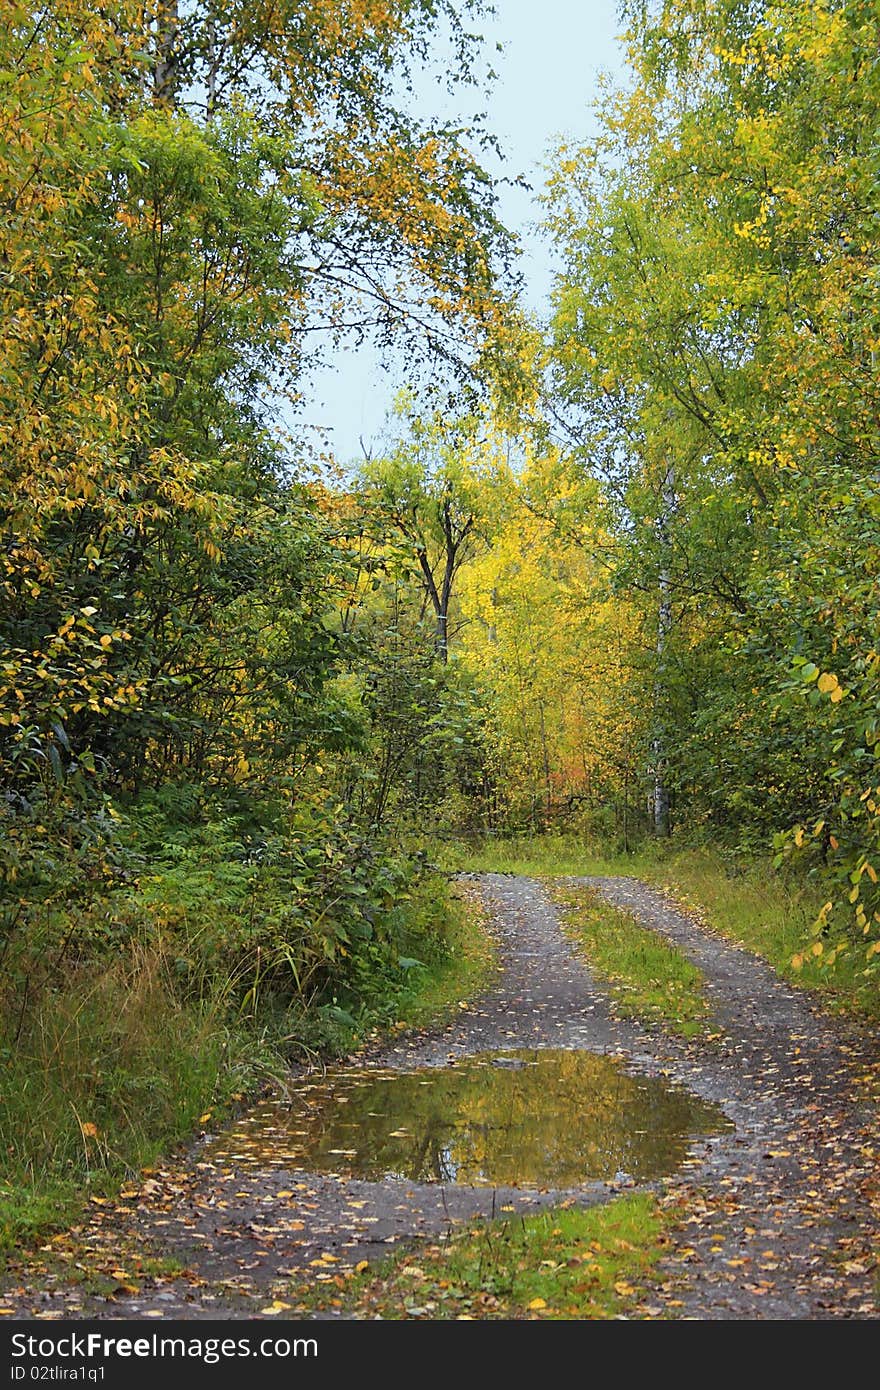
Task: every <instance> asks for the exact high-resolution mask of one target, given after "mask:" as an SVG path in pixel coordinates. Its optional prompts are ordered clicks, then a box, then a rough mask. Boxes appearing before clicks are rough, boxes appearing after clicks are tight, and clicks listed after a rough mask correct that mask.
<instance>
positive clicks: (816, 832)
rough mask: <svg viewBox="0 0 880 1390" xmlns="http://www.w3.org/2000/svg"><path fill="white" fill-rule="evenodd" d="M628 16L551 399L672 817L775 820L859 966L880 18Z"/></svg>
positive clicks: (567, 273)
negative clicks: (622, 83) (624, 600)
mask: <svg viewBox="0 0 880 1390" xmlns="http://www.w3.org/2000/svg"><path fill="white" fill-rule="evenodd" d="M624 9H625V12H626V15H627V18H628V20H629V25H630V27H629V33H628V38H629V42H630V48H629V52H630V56H631V61H632V65H633V83H632V85H631V89H630V90H629V91H628V92H626V93H611V92H609V93H608V94H607V95H606V97H605V99H604V100H603V102H602V104H601V109H600V113H599V114H600V121H601V133H600V135H599V137H598V139H597V141H596V142H595V143H594V145H593V146H591V147H588V148H585V149H578V148H576V147H574V146H568V147H566V148H564V149H563V150H562V151H560V154H559V156H558V160H557V164H556V167H555V169H554V172H553V175H552V178H551V183H550V187H549V194H548V203H549V220H550V226H551V229H552V232H553V234H554V236H555V238H556V241H557V245H558V247H559V250H560V252H561V254H562V257H563V262H564V270H563V273H562V275H561V276H560V279H559V282H558V286H557V290H556V295H555V317H554V327H553V333H552V337H551V343H550V352H549V385H550V389H551V390H552V392H553V408H554V410H555V411H558V410H559V409H560V407H562V408H564V410H565V412H566V415H567V419H568V421H569V423H570V429H571V433H572V436H573V437H574V438H575V439H576V440H577V445H576V447H575V448H573V449H572V450H571V451H570V466H571V468H572V470H573V471H574V472H575V473H577V472H578V471H583V472H589V473H590V474H591V475H592V476H593V477H595V478H597V479H598V480H599V481H600V482H601V484H602V487H603V490H604V492H605V494H606V496H607V498H608V501H609V504H610V506H611V508H612V511H613V512H614V514H615V517H614V533H615V537H616V540H617V554H616V557H615V577H614V583H615V585H616V587H617V589H618V591H619V592H621V593H624V594H627V595H628V596H630V597H635V598H636V601H637V602H638V603H639V604H640V605H641V606H642V609H643V612H644V614H645V631H646V634H647V635H648V637H649V638H650V635H651V633H652V632H654V633H656V642H655V643H654V646H655V650H654V651H653V652H652V651H650V650H649V649H647V646H646V651H645V659H646V664H647V667H648V669H649V670H650V671H651V672H652V673H653V689H652V690H651V695H650V703H649V704H648V706H647V708H645V707H644V706H643V708H642V718H643V725H644V726H645V727H646V728H647V730H648V734H649V738H648V743H649V746H650V747H651V748H652V749H653V757H654V761H655V762H657V761H659V762H660V763H661V764H662V765H663V767H664V770H665V775H666V777H667V778H668V781H669V790H670V791H671V792H672V797H673V816H674V819H675V820H676V821H677V823H678V825H679V827H680V829H682V830H684V832H685V833H690V834H692V835H694V836H696V837H699V836H701V835H706V834H709V835H713V836H715V837H716V838H721V839H722V840H724V841H725V842H726V843H728V844H731V845H737V844H738V845H740V846H744V847H748V846H752V847H758V846H761V847H763V848H765V849H766V848H767V847H768V846H769V845H770V843H771V841H772V840H773V837H774V835H778V836H779V837H780V838H779V841H778V847H779V850H780V852H781V853H782V854H786V855H787V854H791V855H792V856H793V857H794V858H796V859H801V860H805V861H806V867H808V868H809V869H810V871H811V873H812V874H813V876H814V878H815V879H816V881H817V882H818V883H819V884H821V885H823V887H822V888H821V889H820V891H821V895H822V897H823V898H825V899H826V900H827V908H826V909H824V910H823V913H822V915H821V916H820V918H819V919H818V920H817V933H818V939H817V942H816V950H817V951H819V950H822V951H825V952H826V953H827V954H828V955H830V956H831V957H832V959H834V958H837V957H838V956H839V954H840V952H841V950H843V951H850V952H856V953H857V954H858V955H860V956H861V962H862V966H863V967H864V966H865V965H867V967H868V969H869V970H872V969H873V968H874V967H875V965H876V959H877V955H878V949H877V947H878V943H877V939H876V938H877V929H878V923H880V916H877V915H875V914H877V912H878V909H880V898H878V896H877V892H876V888H875V875H876V874H877V873H878V869H877V867H876V866H875V864H874V860H875V859H876V858H877V855H878V848H880V847H878V844H877V839H876V836H877V824H876V818H875V816H874V812H873V810H872V809H871V806H872V804H873V803H874V802H875V800H876V795H877V793H876V787H877V785H878V784H880V777H878V776H877V768H876V755H875V750H876V740H875V738H874V734H875V730H874V718H875V714H876V708H875V707H876V696H877V690H876V677H877V667H876V650H875V648H876V631H877V602H876V599H877V595H876V587H877V586H876V571H877V561H876V534H875V533H876V515H877V508H878V494H877V484H876V460H877V435H876V408H877V375H876V347H877V341H878V339H877V310H876V294H874V293H873V288H874V287H875V283H876V267H875V265H874V257H873V253H872V246H873V244H874V241H875V240H876V215H875V212H874V205H875V203H876V199H875V198H874V196H873V194H874V193H875V192H876V189H877V186H878V165H877V151H876V143H875V142H872V137H871V135H870V134H869V133H868V132H869V131H871V130H873V128H874V127H875V125H876V114H877V87H876V82H875V81H874V55H875V53H876V47H877V38H878V33H877V14H876V10H875V9H873V8H872V7H871V6H869V5H867V4H865V3H863V0H842V3H840V4H833V5H830V4H828V5H826V4H821V5H810V6H804V5H801V4H797V3H795V2H794V0H762V3H759V4H756V5H740V4H738V3H735V2H734V0H709V3H703V0H699V3H697V0H695V2H694V3H690V0H684V2H683V3H679V0H669V3H665V0H663V3H660V4H658V5H656V6H644V5H641V4H636V3H634V4H632V5H627V6H625V7H624ZM805 675H806V679H805V678H804V677H805ZM810 677H812V678H810ZM635 695H636V692H635V691H634V692H633V696H634V698H635ZM638 698H639V700H643V691H639V692H638Z"/></svg>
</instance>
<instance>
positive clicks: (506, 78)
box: [299, 0, 624, 464]
mask: <svg viewBox="0 0 880 1390" xmlns="http://www.w3.org/2000/svg"><path fill="white" fill-rule="evenodd" d="M495 9H496V14H495V17H494V19H491V20H490V19H487V20H485V21H484V23H483V25H482V29H483V33H484V34H485V36H486V46H487V49H488V50H489V57H490V60H491V63H492V66H493V67H494V69H495V70H496V72H497V73H498V80H497V81H496V82H495V83H493V85H492V88H491V90H490V92H489V95H488V98H487V100H486V102H485V103H484V105H485V110H486V112H487V121H486V124H487V127H488V128H489V129H490V130H491V131H493V133H494V134H495V135H496V136H497V137H498V139H499V140H500V142H501V145H502V148H503V149H504V151H505V153H506V156H507V159H506V166H505V172H507V173H509V174H522V175H523V176H524V177H525V178H526V180H527V181H528V182H529V183H531V184H532V185H533V186H534V192H533V194H531V195H530V194H528V193H527V192H525V191H524V190H521V189H509V188H502V190H501V216H502V220H503V221H504V222H505V224H506V225H507V226H508V227H509V228H511V229H512V230H514V231H516V232H517V233H518V234H519V236H520V237H521V238H522V241H523V248H524V255H523V257H522V259H521V262H520V269H521V271H522V273H523V275H524V278H525V299H526V304H527V306H528V307H529V308H530V309H531V310H533V311H534V312H536V313H538V314H539V315H541V314H542V313H544V312H546V308H547V300H548V296H549V292H550V285H551V274H552V267H551V262H550V258H549V253H548V250H547V248H546V246H545V245H544V244H543V243H542V240H541V237H540V233H539V231H538V225H537V224H538V222H539V219H540V216H541V210H540V208H539V207H538V206H537V203H536V201H535V199H536V196H537V194H538V192H539V191H540V189H541V186H542V184H543V182H544V174H543V172H542V168H543V165H544V164H545V163H546V161H547V159H548V156H549V155H550V154H551V153H552V150H553V149H554V147H555V146H556V145H557V144H558V143H559V141H560V140H561V139H563V138H565V137H574V138H576V139H583V140H587V139H589V138H590V136H591V134H592V133H593V132H594V130H595V126H594V122H593V119H592V116H591V112H590V107H591V104H592V102H593V99H594V98H595V96H596V95H597V77H598V74H599V73H600V72H603V71H604V72H608V73H611V74H612V76H616V77H622V75H623V71H624V62H623V54H622V47H621V45H620V44H619V42H618V41H617V37H616V36H617V35H618V33H619V31H620V28H621V25H620V22H619V20H618V17H617V2H616V0H495ZM496 43H501V44H503V46H504V49H503V52H501V53H497V52H495V51H494V46H495V44H496ZM436 90H437V89H436V87H435V88H433V90H432V89H430V88H429V89H428V90H426V93H425V100H426V102H427V101H432V100H433V99H434V95H433V94H434V92H436ZM465 101H466V109H468V110H469V109H470V107H471V106H472V105H473V96H472V95H471V96H470V97H467V98H466V99H465ZM440 114H442V115H447V114H448V108H443V107H441V110H440ZM400 384H401V383H400V380H399V377H397V376H395V375H393V374H389V373H388V372H386V371H383V370H382V366H381V363H380V360H379V358H378V355H377V353H376V351H375V349H374V348H372V347H371V346H370V345H369V344H365V345H364V346H363V347H361V348H356V347H354V346H353V345H349V346H346V345H344V344H343V345H342V346H340V348H339V349H338V350H337V351H336V353H335V355H334V360H333V363H332V365H330V366H327V367H325V368H322V369H320V370H319V371H317V372H315V373H314V375H313V378H312V380H311V381H308V382H307V383H306V384H305V396H304V403H303V407H302V411H301V413H300V415H299V420H300V423H302V424H304V425H306V426H307V427H309V429H310V431H311V430H312V429H315V428H317V430H318V431H320V432H321V433H323V434H324V435H325V436H326V440H327V442H328V444H329V446H330V447H331V448H332V450H333V452H334V454H335V456H336V458H337V459H338V460H339V462H341V463H343V464H346V463H350V462H352V461H354V460H355V459H357V458H359V457H361V454H362V449H361V440H363V442H364V445H365V446H367V447H368V448H369V446H370V445H371V444H375V443H376V442H377V441H378V440H379V438H380V436H381V434H382V429H383V425H384V422H385V418H386V416H387V413H388V411H389V409H390V407H391V404H392V401H393V399H394V395H395V393H396V391H397V389H398V387H399V385H400Z"/></svg>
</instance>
